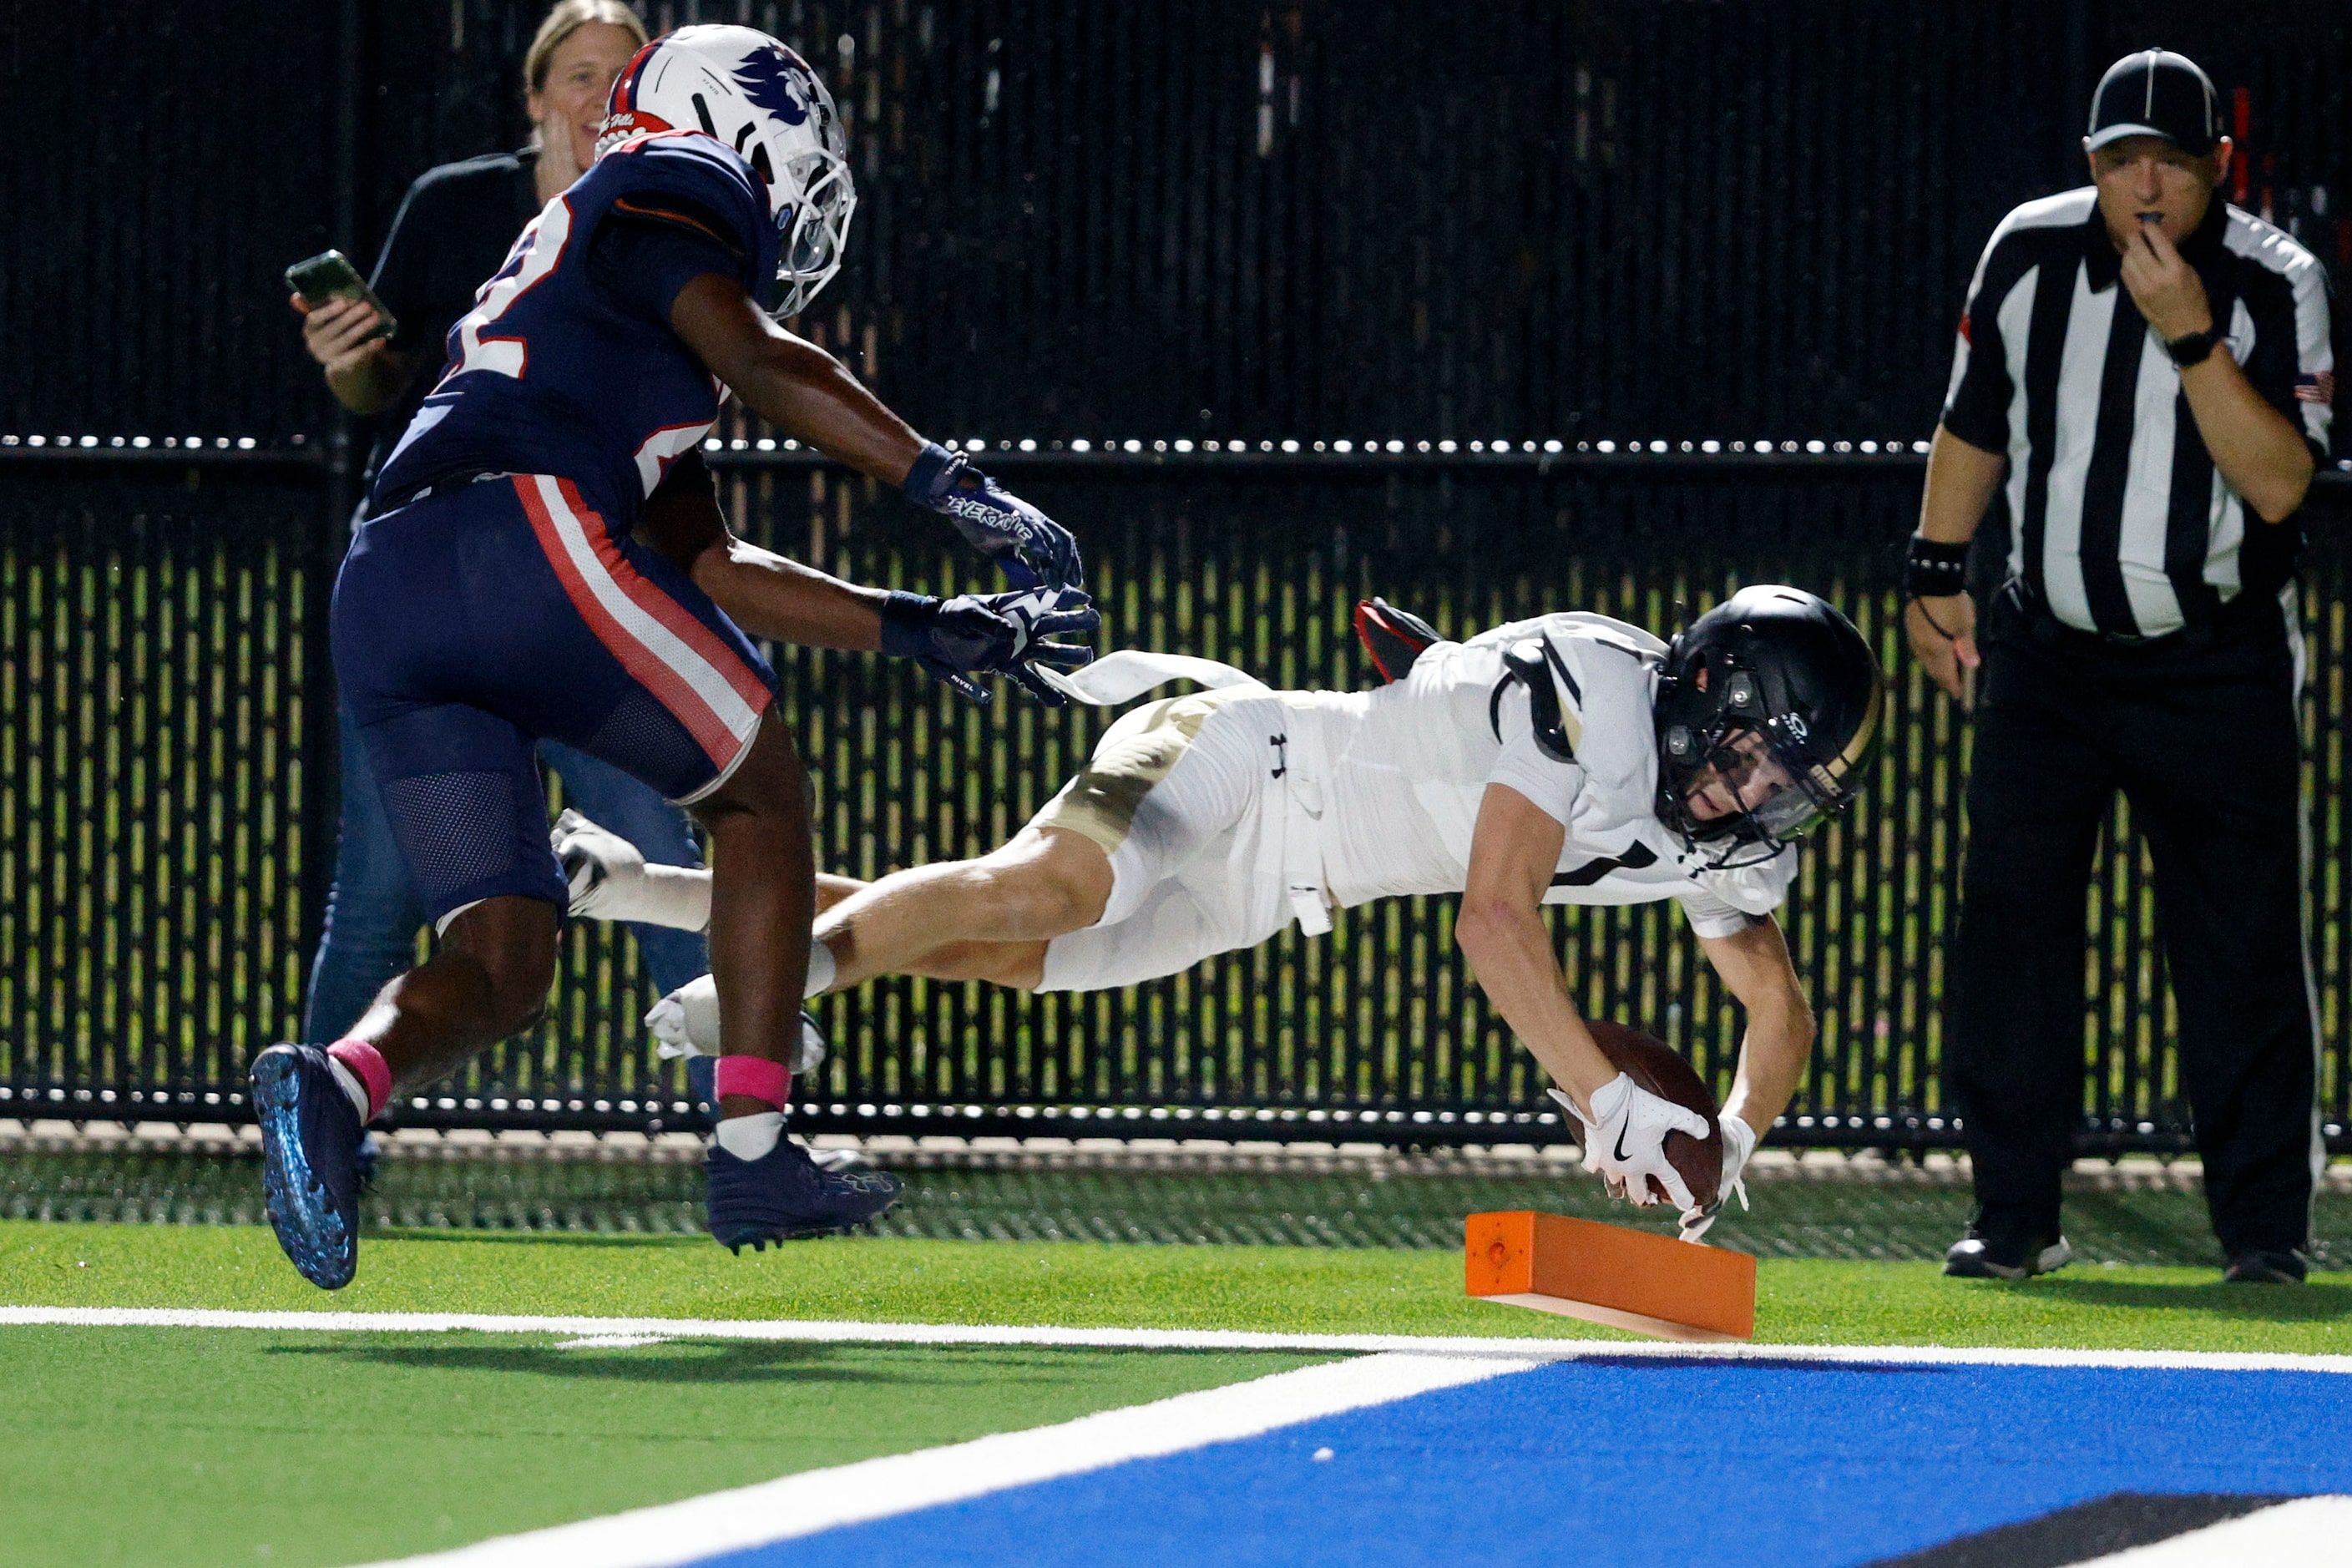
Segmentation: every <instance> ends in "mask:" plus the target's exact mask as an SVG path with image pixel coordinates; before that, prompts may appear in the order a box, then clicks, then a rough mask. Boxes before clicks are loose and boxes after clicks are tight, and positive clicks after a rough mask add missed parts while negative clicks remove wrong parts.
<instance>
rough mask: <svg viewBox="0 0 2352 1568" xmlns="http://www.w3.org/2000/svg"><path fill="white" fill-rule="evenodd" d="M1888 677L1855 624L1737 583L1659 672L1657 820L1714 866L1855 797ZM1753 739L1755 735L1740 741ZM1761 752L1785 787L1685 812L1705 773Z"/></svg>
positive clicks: (1724, 772) (1817, 602)
mask: <svg viewBox="0 0 2352 1568" xmlns="http://www.w3.org/2000/svg"><path fill="white" fill-rule="evenodd" d="M1885 700H1886V683H1885V677H1884V676H1882V675H1881V674H1880V672H1879V668H1878V660H1877V659H1875V658H1873V657H1872V656H1871V652H1870V645H1869V644H1867V643H1865V642H1864V641H1863V640H1862V634H1861V633H1860V632H1858V631H1856V630H1855V629H1854V626H1853V622H1852V621H1849V620H1847V619H1846V618H1845V617H1844V616H1842V615H1840V614H1839V613H1838V612H1837V611H1836V610H1835V609H1834V608H1832V606H1831V605H1830V604H1829V603H1828V601H1826V600H1824V599H1822V597H1820V596H1819V595H1814V594H1808V593H1806V592H1805V591H1804V590H1803V589H1802V588H1789V587H1783V586H1781V585H1780V584H1759V585H1756V586H1754V587H1748V588H1742V589H1741V590H1739V592H1738V593H1737V594H1734V595H1732V596H1731V597H1730V598H1728V599H1726V600H1725V601H1724V602H1723V603H1722V604H1720V605H1717V606H1716V607H1715V608H1714V609H1712V610H1709V611H1708V612H1707V613H1706V614H1705V615H1703V616H1700V617H1699V618H1698V619H1697V620H1696V621H1694V622H1692V623H1691V625H1690V626H1689V628H1688V629H1687V630H1685V632H1684V633H1683V634H1682V635H1681V636H1680V637H1676V638H1675V640H1674V646H1673V647H1670V648H1669V649H1667V651H1666V658H1665V662H1664V665H1663V666H1661V667H1660V669H1659V672H1658V693H1657V703H1656V718H1657V731H1658V817H1659V820H1661V821H1663V822H1664V824H1665V825H1666V826H1668V827H1670V828H1672V829H1673V830H1674V831H1675V833H1677V834H1679V835H1680V836H1681V837H1682V838H1683V839H1684V841H1685V843H1686V844H1688V845H1690V846H1691V847H1693V848H1695V849H1696V848H1700V847H1712V848H1713V849H1714V855H1713V858H1714V861H1715V864H1716V865H1717V868H1727V867H1731V866H1735V865H1753V864H1756V863H1758V862H1759V861H1762V860H1766V859H1769V858H1771V857H1772V856H1774V855H1777V854H1779V853H1780V850H1781V849H1782V847H1785V846H1787V845H1788V844H1790V842H1791V841H1793V840H1795V839H1797V838H1800V837H1803V836H1804V835H1805V834H1807V833H1809V832H1811V830H1812V829H1813V828H1814V827H1816V826H1819V825H1820V824H1822V822H1824V821H1826V820H1827V819H1829V818H1830V817H1831V816H1835V815H1836V814H1837V813H1838V812H1840V811H1843V810H1844V809H1845V808H1846V807H1847V806H1848V805H1852V804H1853V798H1854V796H1855V795H1856V794H1858V793H1859V792H1860V790H1861V788H1862V784H1863V780H1864V776H1865V775H1866V773H1867V772H1868V770H1869V766H1870V761H1871V758H1872V757H1873V756H1874V754H1876V752H1877V750H1878V740H1879V734H1878V731H1879V715H1880V711H1881V710H1882V709H1883V708H1884V707H1885ZM1751 733H1752V734H1753V735H1754V736H1756V737H1758V738H1759V739H1760V742H1761V746H1760V748H1759V744H1758V742H1757V741H1755V740H1743V739H1742V737H1743V736H1744V735H1748V734H1751ZM1759 755H1769V757H1770V758H1771V759H1772V760H1773V761H1775V762H1777V763H1779V764H1780V770H1779V771H1780V772H1782V773H1786V775H1787V777H1788V779H1789V781H1790V782H1789V783H1788V784H1786V785H1784V786H1782V787H1781V788H1780V790H1779V791H1778V792H1777V793H1775V794H1774V795H1771V796H1770V797H1769V798H1768V799H1765V800H1762V801H1757V802H1753V803H1748V804H1745V805H1739V806H1738V808H1737V809H1734V810H1730V811H1727V812H1725V813H1724V814H1722V815H1720V816H1700V815H1698V814H1697V813H1696V812H1695V811H1693V809H1692V807H1691V795H1692V794H1693V792H1694V791H1695V790H1696V788H1697V787H1698V785H1699V784H1701V783H1702V782H1703V781H1702V779H1701V775H1702V774H1703V773H1706V771H1707V770H1708V769H1710V768H1712V769H1714V770H1715V771H1716V775H1717V777H1718V778H1721V779H1725V780H1730V781H1734V782H1735V783H1736V782H1737V781H1738V780H1739V779H1740V778H1742V777H1743V776H1744V775H1745V774H1746V773H1747V771H1748V769H1749V768H1750V767H1752V766H1753V765H1755V763H1756V761H1757V759H1758V757H1759Z"/></svg>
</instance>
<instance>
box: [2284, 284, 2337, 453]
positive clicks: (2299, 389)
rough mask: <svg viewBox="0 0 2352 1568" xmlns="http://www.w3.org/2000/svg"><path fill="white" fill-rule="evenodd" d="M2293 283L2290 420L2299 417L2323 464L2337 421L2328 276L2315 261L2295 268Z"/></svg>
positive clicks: (2304, 431)
mask: <svg viewBox="0 0 2352 1568" xmlns="http://www.w3.org/2000/svg"><path fill="white" fill-rule="evenodd" d="M2293 281H2294V339H2295V365H2294V370H2295V375H2294V398H2295V401H2294V406H2293V407H2292V408H2291V409H2290V410H2289V412H2288V415H2287V416H2288V417H2289V418H2290V419H2293V418H2294V417H2295V416H2298V415H2300V416H2301V417H2302V424H2301V426H2300V428H2301V429H2302V431H2303V438H2304V439H2305V440H2306V441H2308V442H2310V443H2311V455H2312V458H2313V460H2314V461H2315V462H2317V463H2320V464H2322V465H2325V464H2326V461H2327V458H2328V453H2329V450H2330V442H2329V426H2331V425H2332V424H2333V423H2334V421H2335V418H2336V345H2335V341H2334V339H2333V338H2332V337H2331V336H2330V333H2331V332H2332V331H2333V326H2332V323H2331V317H2330V313H2329V310H2328V300H2327V274H2326V271H2325V270H2324V269H2323V268H2321V267H2320V266H2319V264H2318V263H2317V262H2316V261H2313V262H2311V263H2309V264H2308V265H2306V266H2304V267H2301V268H2297V269H2296V270H2295V272H2294V278H2293Z"/></svg>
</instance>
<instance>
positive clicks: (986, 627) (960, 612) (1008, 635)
mask: <svg viewBox="0 0 2352 1568" xmlns="http://www.w3.org/2000/svg"><path fill="white" fill-rule="evenodd" d="M1100 625H1102V614H1101V612H1100V611H1098V610H1097V609H1096V608H1095V607H1094V602H1093V601H1092V600H1090V599H1088V598H1087V596H1086V595H1085V594H1083V593H1081V592H1079V591H1078V590H1077V589H1076V588H1024V589H1021V590H1019V591H1017V592H1014V593H1010V594H961V595H957V596H956V597H954V598H952V599H935V598H933V597H931V596H930V595H928V594H898V593H894V594H892V595H890V596H889V597H888V598H887V599H886V600H884V601H883V604H882V651H883V652H884V653H887V654H891V655H894V656H896V657H898V658H911V659H913V660H914V661H915V662H916V663H918V664H919V665H921V666H922V667H923V668H925V669H927V670H929V671H930V672H931V674H932V675H934V676H936V677H937V678H938V679H940V680H942V681H945V682H946V683H947V684H948V685H950V686H951V687H953V688H954V689H956V690H957V691H959V692H961V693H962V694H963V695H964V696H966V697H969V698H971V700H973V701H974V702H985V701H987V700H988V690H987V689H986V688H985V687H983V686H982V685H981V684H980V683H979V682H978V681H976V680H974V679H971V678H972V677H973V676H974V675H982V674H993V675H1007V676H1011V677H1012V678H1013V679H1014V680H1017V681H1019V682H1020V683H1021V685H1022V687H1023V689H1025V690H1027V691H1028V692H1029V694H1030V695H1031V696H1033V697H1034V698H1036V699H1037V700H1038V701H1040V702H1042V703H1044V704H1045V706H1046V707H1048V708H1059V707H1062V706H1063V705H1064V704H1065V703H1066V702H1067V701H1068V699H1067V698H1066V697H1064V696H1063V695H1062V694H1061V693H1060V692H1058V691H1056V690H1055V689H1053V688H1052V687H1051V686H1049V685H1047V684H1046V683H1045V681H1044V680H1042V679H1039V678H1038V675H1037V672H1036V670H1035V669H1034V668H1031V666H1032V665H1033V663H1034V664H1044V665H1046V666H1048V667H1052V668H1062V669H1076V668H1077V667H1078V666H1080V665H1082V664H1087V663H1090V662H1092V661H1093V659H1094V657H1095V655H1094V650H1093V649H1092V648H1087V647H1078V646H1077V645H1076V644H1075V643H1058V642H1048V641H1046V640H1045V639H1046V638H1048V637H1054V636H1056V635H1058V634H1062V633H1066V632H1081V633H1083V632H1090V631H1092V630H1094V629H1095V628H1096V627H1097V626H1100Z"/></svg>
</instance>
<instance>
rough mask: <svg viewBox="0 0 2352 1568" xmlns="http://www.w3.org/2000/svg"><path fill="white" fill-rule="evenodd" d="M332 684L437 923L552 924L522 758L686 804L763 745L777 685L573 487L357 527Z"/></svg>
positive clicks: (509, 490) (539, 489)
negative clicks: (512, 909) (523, 903)
mask: <svg viewBox="0 0 2352 1568" xmlns="http://www.w3.org/2000/svg"><path fill="white" fill-rule="evenodd" d="M333 636H334V652H335V675H336V679H338V680H339V681H340V683H341V687H342V692H343V701H344V704H345V705H346V706H347V707H348V708H349V710H351V714H352V720H353V721H355V722H356V723H357V725H358V726H359V730H360V734H361V737H362V741H363V742H364V744H365V747H366V751H367V754H368V761H369V763H370V765H371V767H372V770H373V773H374V774H375V778H376V784H377V787H378V790H379V792H380V794H381V797H382V800H383V809H384V815H385V816H386V818H387V819H388V820H389V821H390V823H391V825H392V831H393V837H394V839H395V840H396V841H397V842H398V844H399V846H400V852H401V858H402V859H403V860H404V862H405V864H406V866H407V868H408V874H409V878H410V880H411V882H412V884H413V885H414V886H415V889H416V893H417V896H418V898H419V899H420V900H421V901H422V902H423V904H424V906H425V915H426V917H427V918H428V919H430V920H432V921H435V922H436V924H438V923H440V922H441V921H444V920H445V919H446V917H447V916H448V915H449V914H451V913H452V912H454V911H456V910H459V909H461V908H463V907H464V906H466V905H467V904H470V903H474V902H477V901H478V900H483V899H488V898H496V897H500V896H505V895H521V896H524V897H528V898H538V899H544V900H547V901H548V902H550V903H552V904H555V905H557V906H558V907H559V908H560V907H562V905H563V904H564V903H565V901H566V895H565V889H564V884H563V879H562V874H561V872H560V870H559V869H558V868H557V865H556V861H555V857H554V854H553V852H552V851H551V849H550V848H549V847H548V839H547V810H546V800H545V796H544V795H543V794H542V793H541V787H540V782H539V771H538V767H537V764H536V761H535V758H534V755H533V742H535V741H537V740H541V739H545V740H551V741H555V742H560V743H562V744H563V745H566V746H571V747H573V748H576V749H577V750H579V751H582V752H586V753H588V754H589V755H590V756H593V757H596V758H599V759H601V760H603V761H604V762H607V763H612V764H613V765H614V766H615V767H617V768H619V769H621V770H622V771H623V772H625V773H628V774H630V775H631V776H632V777H634V778H636V779H637V780H639V781H640V782H642V783H644V784H649V785H651V786H652V787H653V788H654V789H656V790H658V791H659V792H660V793H661V794H662V795H665V796H667V797H668V798H669V799H671V800H673V801H677V802H679V803H681V804H685V803H690V802H692V801H695V800H698V799H699V798H701V797H702V796H703V795H707V794H709V792H710V791H711V790H713V789H716V788H717V787H718V786H719V784H721V783H722V782H723V781H724V780H725V779H726V778H727V777H728V776H729V775H730V773H732V772H733V770H734V768H735V766H736V764H737V763H740V761H741V760H742V758H743V756H744V754H745V752H747V751H748V750H749V749H750V746H751V741H752V739H753V737H754V736H755V735H756V733H757V732H758V729H759V724H760V719H761V714H762V713H763V712H764V711H765V710H766V709H767V706H768V704H769V702H770V701H771V700H772V698H773V695H774V691H775V677H774V675H773V673H772V672H771V671H770V670H769V668H768V667H767V664H766V662H765V661H764V660H762V659H761V658H760V656H759V654H758V653H757V652H756V651H754V650H753V648H752V647H751V643H750V641H749V640H748V639H746V638H745V637H744V636H743V634H742V633H741V632H740V630H738V629H737V628H736V626H734V624H733V623H732V622H730V621H729V620H728V619H727V617H726V616H723V615H721V614H720V613H719V608H718V606H717V605H713V604H712V603H711V602H710V600H709V598H708V597H707V596H705V595H703V593H702V592H701V590H699V589H698V588H697V587H695V586H694V584H693V583H692V582H691V581H690V580H689V579H688V577H687V576H686V574H684V573H682V572H680V571H678V570H677V568H676V567H675V566H672V565H671V564H670V563H668V562H667V561H666V560H664V559H663V558H661V557H660V556H659V555H656V553H655V552H652V551H650V550H647V549H646V548H644V547H643V546H641V545H638V544H636V543H635V542H631V541H628V540H616V539H614V537H613V536H612V534H611V531H610V530H608V529H607V527H606V525H605V523H604V519H603V518H601V517H600V516H598V515H597V514H596V513H595V512H594V511H593V510H590V508H589V507H588V506H587V505H586V503H585V502H584V501H583V500H582V498H581V496H580V493H579V491H578V489H576V488H575V487H573V486H572V484H571V483H570V482H568V481H566V480H562V479H553V478H551V477H548V476H545V475H521V476H512V477H502V478H499V479H488V480H484V481H481V482H478V483H476V484H472V485H469V486H467V487H465V488H464V489H460V490H457V491H455V492H453V493H447V494H441V495H435V496H432V497H429V498H427V499H425V500H421V501H417V502H415V503H414V504H412V505H409V506H405V507H402V508H400V509H399V510H395V511H391V512H387V513H385V514H384V515H383V516H382V517H377V518H372V519H370V520H369V521H367V522H366V523H364V524H362V527H361V528H360V530H359V532H358V533H357V535H355V536H354V538H353V539H352V549H351V553H350V554H349V555H347V556H346V557H345V558H344V561H343V568H342V572H341V575H340V576H339V577H338V578H337V580H336V584H335V597H334V612H333Z"/></svg>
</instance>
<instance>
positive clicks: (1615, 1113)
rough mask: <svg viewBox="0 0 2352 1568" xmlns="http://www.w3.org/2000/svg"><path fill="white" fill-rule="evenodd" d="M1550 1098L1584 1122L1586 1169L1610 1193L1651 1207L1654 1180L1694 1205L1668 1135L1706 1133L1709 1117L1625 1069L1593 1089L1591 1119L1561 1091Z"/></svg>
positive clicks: (1669, 1195)
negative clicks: (1644, 1083)
mask: <svg viewBox="0 0 2352 1568" xmlns="http://www.w3.org/2000/svg"><path fill="white" fill-rule="evenodd" d="M1551 1097H1552V1098H1553V1099H1554V1100H1559V1102H1560V1104H1562V1105H1564V1106H1566V1107H1567V1108H1568V1111H1569V1114H1570V1115H1571V1116H1573V1117H1575V1118H1576V1120H1577V1121H1579V1122H1580V1123H1582V1124H1583V1127H1584V1168H1585V1169H1586V1170H1588V1171H1594V1172H1598V1173H1600V1175H1601V1180H1603V1181H1605V1182H1607V1183H1608V1184H1609V1190H1610V1192H1611V1193H1612V1194H1615V1195H1617V1196H1619V1197H1623V1198H1626V1199H1629V1200H1630V1201H1631V1202H1633V1204H1635V1205H1638V1206H1641V1207H1647V1206H1648V1205H1651V1204H1654V1203H1656V1202H1657V1201H1658V1199H1657V1196H1656V1194H1654V1193H1653V1192H1652V1191H1651V1190H1650V1184H1651V1183H1653V1182H1654V1183H1656V1184H1657V1188H1658V1191H1659V1192H1663V1193H1664V1194H1666V1197H1667V1198H1668V1199H1669V1200H1670V1201H1672V1202H1673V1203H1674V1204H1675V1205H1677V1206H1678V1207H1681V1208H1690V1207H1693V1206H1694V1205H1693V1204H1692V1202H1691V1191H1690V1185H1689V1184H1688V1183H1686V1182H1685V1181H1684V1180H1683V1178H1682V1173H1681V1172H1679V1171H1677V1170H1675V1166H1674V1162H1673V1161H1671V1160H1669V1159H1667V1158H1666V1134H1667V1133H1669V1132H1687V1133H1689V1134H1690V1135H1691V1136H1692V1137H1694V1138H1705V1137H1706V1133H1707V1126H1706V1117H1704V1116H1701V1115H1700V1114H1699V1113H1698V1112H1697V1111H1696V1110H1685V1108H1684V1107H1682V1106H1679V1105H1676V1104H1675V1102H1674V1101H1673V1100H1667V1099H1664V1097H1662V1096H1659V1095H1654V1094H1652V1093H1651V1092H1650V1091H1649V1090H1648V1089H1643V1087H1642V1086H1641V1085H1640V1084H1637V1083H1635V1082H1634V1081H1633V1079H1630V1078H1628V1077H1626V1076H1625V1075H1624V1074H1623V1073H1622V1072H1621V1073H1619V1074H1618V1075H1617V1076H1616V1077H1615V1078H1612V1079H1610V1080H1609V1081H1608V1082H1607V1083H1604V1084H1602V1085H1601V1087H1600V1088H1599V1089H1595V1090H1594V1091H1593V1094H1592V1115H1591V1117H1590V1118H1587V1117H1586V1116H1585V1114H1584V1112H1582V1111H1580V1110H1577V1108H1576V1102H1575V1101H1574V1100H1570V1098H1569V1097H1568V1096H1567V1095H1566V1094H1564V1093H1562V1092H1561V1091H1560V1090H1559V1089H1553V1090H1552V1091H1551Z"/></svg>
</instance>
